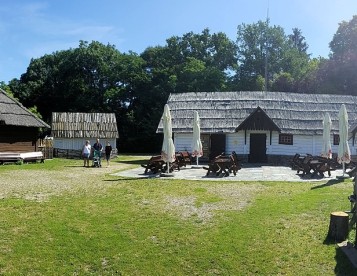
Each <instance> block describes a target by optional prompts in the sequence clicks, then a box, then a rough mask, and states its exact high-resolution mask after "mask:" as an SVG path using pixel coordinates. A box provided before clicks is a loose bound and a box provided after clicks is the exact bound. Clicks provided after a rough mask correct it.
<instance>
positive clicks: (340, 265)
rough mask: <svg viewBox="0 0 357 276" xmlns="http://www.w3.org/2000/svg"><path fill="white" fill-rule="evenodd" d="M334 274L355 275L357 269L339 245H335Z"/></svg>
mask: <svg viewBox="0 0 357 276" xmlns="http://www.w3.org/2000/svg"><path fill="white" fill-rule="evenodd" d="M335 260H336V266H335V269H334V272H335V275H357V269H356V268H355V267H354V266H353V265H352V263H351V261H350V260H349V259H348V257H347V256H346V254H345V253H344V252H343V250H342V249H341V248H340V247H338V246H337V247H336V255H335Z"/></svg>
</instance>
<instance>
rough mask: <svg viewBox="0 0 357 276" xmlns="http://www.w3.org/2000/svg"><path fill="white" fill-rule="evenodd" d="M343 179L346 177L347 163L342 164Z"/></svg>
mask: <svg viewBox="0 0 357 276" xmlns="http://www.w3.org/2000/svg"><path fill="white" fill-rule="evenodd" d="M342 177H345V162H342Z"/></svg>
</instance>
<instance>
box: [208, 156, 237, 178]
mask: <svg viewBox="0 0 357 276" xmlns="http://www.w3.org/2000/svg"><path fill="white" fill-rule="evenodd" d="M203 168H204V169H205V170H207V173H206V176H208V175H210V174H211V173H214V174H215V175H216V176H220V175H221V176H229V174H230V173H232V172H233V174H234V175H237V171H238V170H240V169H241V166H240V164H239V160H238V158H237V155H236V153H235V152H232V154H231V155H225V154H224V153H222V154H220V155H218V156H216V157H215V158H214V159H213V160H212V162H211V163H209V164H208V167H203Z"/></svg>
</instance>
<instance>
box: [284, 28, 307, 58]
mask: <svg viewBox="0 0 357 276" xmlns="http://www.w3.org/2000/svg"><path fill="white" fill-rule="evenodd" d="M288 38H289V42H290V44H291V46H292V47H293V48H295V49H297V50H298V52H299V53H305V54H306V53H307V49H308V48H309V46H308V45H307V43H306V40H305V37H304V36H303V35H302V32H301V30H300V29H298V28H293V33H292V34H289V35H288Z"/></svg>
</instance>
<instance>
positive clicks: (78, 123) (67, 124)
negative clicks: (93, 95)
mask: <svg viewBox="0 0 357 276" xmlns="http://www.w3.org/2000/svg"><path fill="white" fill-rule="evenodd" d="M51 136H53V137H54V138H119V133H118V128H117V120H116V118H115V114H114V113H67V112H53V113H52V129H51Z"/></svg>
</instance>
